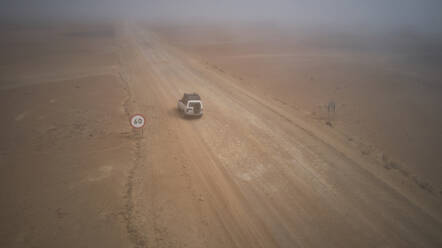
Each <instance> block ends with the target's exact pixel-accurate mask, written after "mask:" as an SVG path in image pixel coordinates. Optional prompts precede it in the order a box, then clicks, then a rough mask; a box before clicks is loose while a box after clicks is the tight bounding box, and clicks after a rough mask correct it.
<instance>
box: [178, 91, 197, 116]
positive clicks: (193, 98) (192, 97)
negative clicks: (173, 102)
mask: <svg viewBox="0 0 442 248" xmlns="http://www.w3.org/2000/svg"><path fill="white" fill-rule="evenodd" d="M177 108H178V111H180V112H181V113H183V114H184V116H196V117H201V116H202V115H203V103H202V102H201V97H200V96H199V95H198V94H197V93H184V95H183V98H181V99H180V100H178V104H177Z"/></svg>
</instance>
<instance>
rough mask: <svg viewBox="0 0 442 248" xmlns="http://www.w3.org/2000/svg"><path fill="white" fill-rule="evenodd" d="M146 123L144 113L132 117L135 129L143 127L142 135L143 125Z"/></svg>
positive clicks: (131, 122) (131, 123)
mask: <svg viewBox="0 0 442 248" xmlns="http://www.w3.org/2000/svg"><path fill="white" fill-rule="evenodd" d="M145 124H146V122H145V120H144V116H143V115H142V114H135V115H132V116H131V117H130V125H131V126H132V127H133V128H135V129H140V128H141V136H143V127H144V125H145Z"/></svg>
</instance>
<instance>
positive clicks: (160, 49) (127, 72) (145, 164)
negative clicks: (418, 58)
mask: <svg viewBox="0 0 442 248" xmlns="http://www.w3.org/2000/svg"><path fill="white" fill-rule="evenodd" d="M115 39H116V42H115V44H117V49H116V51H117V55H118V61H119V64H118V65H117V67H116V69H115V70H112V71H111V72H110V73H111V74H112V75H116V76H118V78H119V81H121V82H120V83H121V84H120V85H121V91H124V92H125V95H126V96H125V98H124V101H122V102H119V103H113V102H111V103H109V106H114V107H115V108H118V109H119V108H121V109H122V110H121V111H122V113H121V114H120V115H119V117H126V118H128V117H129V115H130V114H133V113H136V112H140V113H143V114H144V115H145V116H146V122H147V125H146V128H145V130H144V134H143V136H141V134H140V133H136V132H133V133H127V132H129V130H130V129H129V128H126V134H127V135H123V137H122V136H121V135H120V136H118V137H116V138H115V139H110V138H109V139H108V140H103V141H102V143H100V144H99V146H100V147H104V146H106V145H108V144H112V145H114V147H116V148H115V149H113V150H111V151H110V152H109V151H107V152H108V153H107V154H108V155H110V156H111V159H115V160H122V158H125V159H126V158H127V160H125V161H119V163H120V164H121V166H120V167H118V168H119V170H112V171H110V172H106V173H110V174H111V175H112V177H111V178H112V181H109V180H106V181H100V179H99V178H92V179H91V180H90V181H93V182H97V181H98V183H100V182H101V183H102V184H103V187H104V188H103V192H106V189H109V190H110V189H112V190H110V191H111V192H108V193H107V194H109V197H107V198H106V201H104V202H105V205H109V207H108V208H106V207H105V206H103V207H104V208H105V209H106V211H105V212H106V214H105V216H106V218H96V217H95V215H94V213H95V212H94V211H93V210H94V209H95V208H96V207H97V206H96V205H95V204H94V202H95V201H96V199H95V198H94V197H91V196H90V195H89V194H91V193H90V192H89V191H82V192H81V193H77V194H76V195H74V196H72V199H71V198H69V199H65V200H64V201H65V202H64V204H66V205H69V203H70V202H78V201H79V202H82V207H83V211H77V212H74V213H71V215H70V216H69V214H66V215H67V216H68V217H67V218H72V219H73V220H72V221H73V222H75V223H78V221H76V220H75V219H76V218H82V219H83V218H85V217H84V216H83V217H82V213H88V214H87V215H85V216H89V219H84V220H82V222H81V225H79V226H78V228H77V229H75V230H71V229H70V228H68V227H69V226H70V225H72V223H70V222H66V223H62V224H61V225H60V224H57V225H54V223H52V222H51V218H53V217H48V218H46V219H41V220H40V221H41V222H39V224H38V225H42V223H45V224H47V230H46V232H47V233H51V232H52V231H54V232H57V235H56V237H57V242H60V243H63V241H65V240H70V241H71V243H64V245H67V246H72V247H78V246H79V245H78V244H81V245H85V246H87V245H86V244H90V242H93V244H94V246H95V247H100V246H103V245H105V246H106V247H112V246H115V247H122V246H133V247H440V246H442V211H441V209H442V200H441V197H440V195H439V194H431V193H429V192H427V191H425V190H422V189H420V188H419V187H418V186H417V185H416V184H415V183H413V182H410V181H409V180H408V179H406V178H405V177H401V176H400V175H397V174H390V173H388V171H386V170H385V169H384V168H382V165H379V164H377V163H376V161H375V160H371V159H370V158H367V157H364V156H362V155H361V154H360V152H359V151H357V150H355V149H353V148H352V146H351V144H349V142H348V141H346V140H344V139H341V138H340V137H339V136H337V135H334V134H333V133H332V132H327V129H326V128H324V129H321V128H319V127H317V126H315V125H313V124H311V123H309V122H307V121H305V120H302V119H300V118H297V115H296V110H291V109H288V108H287V107H286V106H284V105H283V104H281V103H278V101H275V100H272V99H267V98H266V97H265V96H257V95H253V94H251V93H250V92H248V91H247V89H244V88H241V87H239V86H238V85H237V84H236V83H235V80H237V79H235V78H233V77H231V76H229V75H227V74H225V73H224V72H223V71H222V70H221V69H216V68H213V67H212V66H210V65H207V64H205V63H202V62H200V61H198V60H197V59H195V58H192V57H189V56H187V55H186V54H185V53H183V52H181V51H179V50H177V49H175V48H173V47H171V46H169V45H167V43H166V42H165V41H163V40H162V39H161V38H160V37H158V36H156V35H155V34H154V33H152V32H149V31H148V30H145V29H143V28H142V27H141V26H137V25H133V24H128V23H122V24H119V25H118V27H117V28H116V38H115ZM194 91H195V92H198V93H199V94H200V95H201V96H202V98H203V102H204V107H205V114H204V116H203V117H202V118H201V119H190V120H188V119H183V118H181V117H180V115H179V114H178V112H177V111H176V101H177V99H179V98H180V96H182V94H183V93H184V92H194ZM120 104H122V106H120ZM123 110H124V111H123ZM123 112H124V113H123ZM116 116H117V115H116ZM124 121H126V120H124ZM116 122H118V123H120V121H116ZM121 123H123V122H121ZM119 125H123V124H119ZM107 142H110V143H107ZM83 145H86V146H87V144H83ZM72 146H73V147H74V146H75V144H73V145H72ZM119 154H120V155H121V157H120V156H119ZM7 156H8V155H6V159H10V158H9V157H7ZM60 156H61V155H60ZM64 159H69V158H64ZM8 161H9V160H8ZM90 163H92V164H93V163H94V161H90ZM4 167H6V166H4ZM73 170H74V169H73ZM75 170H77V169H75ZM102 170H105V171H107V170H106V168H105V167H103V168H102ZM54 177H58V178H59V180H61V181H69V180H70V179H69V178H65V177H63V176H61V177H60V176H59V175H58V176H57V175H56V174H55V175H54ZM111 185H112V186H111ZM3 186H5V185H3ZM3 186H2V187H3ZM37 192H38V191H37ZM95 193H97V195H98V196H100V192H94V194H95ZM112 197H115V198H112ZM81 199H88V200H87V201H86V200H85V201H82V200H81ZM35 201H39V200H38V199H35ZM54 201H55V202H57V200H56V199H55V200H54ZM17 204H18V203H17ZM39 204H40V205H42V206H43V208H44V206H45V205H46V204H47V201H42V202H40V203H39ZM8 207H9V208H11V209H12V206H11V204H10V205H8ZM9 211H10V212H12V211H13V210H9ZM14 211H17V212H16V214H18V215H19V214H20V213H21V212H20V211H26V210H14ZM59 212H60V213H59V215H63V212H62V211H59ZM14 213H15V212H14ZM109 216H113V217H109ZM4 218H7V217H4ZM8 218H11V217H8ZM32 218H34V217H32V216H31V217H28V218H27V219H26V220H28V221H29V222H33V221H35V220H32ZM35 218H36V219H38V218H37V217H35ZM54 218H55V217H54ZM2 225H4V224H2ZM21 225H26V223H23V224H20V223H19V224H16V226H17V227H16V229H17V230H20V229H24V228H23V227H21ZM6 229H7V228H5V227H4V226H3V227H2V229H1V230H6ZM55 230H58V231H55ZM67 230H69V232H71V231H74V232H78V233H79V236H80V234H81V233H83V232H86V230H87V232H88V235H87V238H88V239H83V240H82V241H81V242H79V241H78V240H77V241H75V239H74V238H72V233H69V232H68V231H67ZM96 230H99V232H98V233H99V234H100V235H97V236H96V239H94V238H93V237H94V232H95V231H96ZM17 232H19V231H17ZM90 232H91V233H90ZM19 233H20V232H19ZM12 234H14V235H17V234H16V233H12ZM32 235H38V232H35V231H34V234H32ZM47 237H50V235H48V236H47ZM64 237H70V238H69V239H68V238H64ZM5 240H6V241H5V242H4V244H6V245H7V246H8V247H14V246H17V247H18V246H19V244H22V243H20V242H22V241H23V239H21V240H20V239H17V238H16V237H14V238H7V239H5ZM80 240H81V239H80ZM29 243H30V244H33V245H37V246H38V245H41V244H46V246H51V245H52V246H53V245H54V244H60V243H52V242H51V241H48V240H42V239H38V238H35V237H34V238H33V241H32V242H29Z"/></svg>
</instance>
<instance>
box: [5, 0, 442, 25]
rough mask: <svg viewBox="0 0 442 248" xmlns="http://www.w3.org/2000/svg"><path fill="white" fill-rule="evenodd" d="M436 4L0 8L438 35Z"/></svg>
mask: <svg viewBox="0 0 442 248" xmlns="http://www.w3.org/2000/svg"><path fill="white" fill-rule="evenodd" d="M441 10H442V2H441V1H433V0H432V1H425V2H419V1H413V0H405V1H398V0H387V1H380V0H376V1H369V2H368V1H350V0H341V1H337V2H332V1H318V0H314V1H288V0H277V1H263V0H258V1H251V0H240V1H234V0H227V1H222V2H220V1H214V0H209V1H203V0H187V1H178V0H169V1H159V0H147V1H142V0H129V1H117V0H92V1H84V0H80V1H75V2H60V1H56V0H41V1H36V2H31V3H29V2H27V1H24V0H18V1H13V2H10V3H5V2H3V3H2V4H1V16H2V17H3V18H14V19H23V18H24V19H26V18H30V19H36V18H37V19H38V18H40V19H45V18H46V19H54V18H55V19H56V18H65V19H74V20H75V19H79V20H83V19H121V18H131V19H138V20H159V21H172V22H173V21H183V20H186V21H198V20H207V21H216V22H222V21H224V22H226V21H227V22H233V23H235V22H238V23H239V22H268V23H273V24H281V25H295V26H300V27H307V28H308V27H311V28H321V27H326V28H336V29H344V30H352V29H355V30H360V29H361V28H362V29H366V30H370V31H371V32H373V31H385V30H387V31H388V30H391V29H401V30H402V29H405V30H413V31H419V32H430V33H442V28H441V24H442V15H441V14H440V13H441Z"/></svg>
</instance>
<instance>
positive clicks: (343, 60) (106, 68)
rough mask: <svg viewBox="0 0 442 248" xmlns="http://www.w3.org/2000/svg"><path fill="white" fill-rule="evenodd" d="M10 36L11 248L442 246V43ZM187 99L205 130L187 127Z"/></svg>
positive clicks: (0, 144) (250, 29)
mask: <svg viewBox="0 0 442 248" xmlns="http://www.w3.org/2000/svg"><path fill="white" fill-rule="evenodd" d="M0 33H1V35H0V51H1V53H0V54H1V56H0V111H1V118H0V137H1V138H0V171H1V173H0V192H1V193H0V197H1V198H0V247H441V246H442V180H441V178H442V177H441V176H442V168H441V166H442V154H441V152H440V151H441V147H442V132H441V130H440V128H441V126H442V117H441V116H442V81H441V80H442V72H441V70H440V68H441V65H442V54H441V52H440V51H441V50H440V48H441V47H442V45H441V44H442V43H441V39H440V37H427V36H425V37H424V36H420V35H419V34H417V35H416V34H414V33H410V32H407V31H402V32H399V33H385V34H370V33H368V34H367V33H357V32H356V33H352V34H351V35H350V34H348V33H345V32H343V33H336V32H326V31H323V30H321V31H318V32H315V31H311V30H302V29H296V28H292V27H285V26H277V27H276V26H272V25H263V24H259V23H249V24H243V25H232V24H228V23H227V24H226V23H223V24H220V23H149V22H141V21H138V22H137V21H107V22H104V21H102V22H87V21H84V22H79V21H76V22H69V21H62V22H54V21H46V22H43V21H40V22H12V21H11V22H2V24H1V26H0ZM185 92H197V93H199V94H200V95H201V97H202V99H203V104H204V115H203V117H202V118H199V119H185V118H182V116H181V115H180V114H179V113H178V112H177V110H176V102H177V100H178V99H179V98H180V97H181V96H182V94H183V93H185ZM330 104H333V105H334V106H335V108H334V109H333V111H330V109H329V108H328V107H329V106H330ZM135 113H141V114H143V115H144V116H145V118H146V126H145V128H144V130H143V132H141V131H140V130H134V129H132V128H131V126H130V125H129V118H130V116H131V115H133V114H135Z"/></svg>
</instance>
